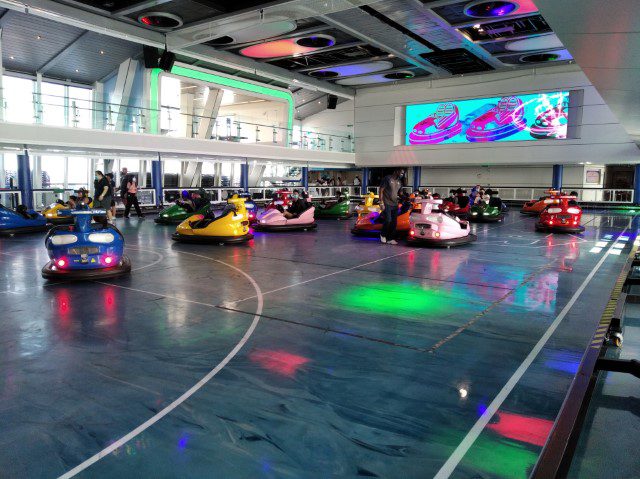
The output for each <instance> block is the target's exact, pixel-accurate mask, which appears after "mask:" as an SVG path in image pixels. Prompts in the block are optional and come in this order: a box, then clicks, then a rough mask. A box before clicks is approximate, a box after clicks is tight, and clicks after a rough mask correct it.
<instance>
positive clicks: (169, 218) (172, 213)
mask: <svg viewBox="0 0 640 479" xmlns="http://www.w3.org/2000/svg"><path fill="white" fill-rule="evenodd" d="M210 207H211V204H210V203H209V202H207V203H206V204H204V205H202V206H201V207H200V208H199V209H197V210H192V209H191V208H190V207H186V205H180V204H175V205H171V206H169V207H168V208H165V209H164V210H162V211H161V212H160V214H159V215H158V217H157V218H156V219H155V222H156V223H158V224H160V225H179V224H180V223H182V222H183V221H184V220H186V219H187V218H189V217H190V216H193V215H206V214H207V213H208V212H209V208H210Z"/></svg>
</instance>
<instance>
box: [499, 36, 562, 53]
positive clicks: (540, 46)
mask: <svg viewBox="0 0 640 479" xmlns="http://www.w3.org/2000/svg"><path fill="white" fill-rule="evenodd" d="M562 46H563V45H562V42H561V41H560V39H559V38H558V37H557V35H555V34H553V33H552V34H550V35H541V36H539V37H532V38H524V39H522V40H513V41H510V42H507V43H506V44H505V46H504V48H505V49H506V50H509V51H512V52H526V51H529V50H550V49H552V48H562Z"/></svg>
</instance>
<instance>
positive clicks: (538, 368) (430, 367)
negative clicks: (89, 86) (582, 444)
mask: <svg viewBox="0 0 640 479" xmlns="http://www.w3.org/2000/svg"><path fill="white" fill-rule="evenodd" d="M583 220H584V223H585V224H586V226H587V230H586V232H585V233H584V234H583V235H580V236H574V235H558V234H556V235H545V234H542V233H535V232H534V222H535V219H533V218H528V217H523V216H520V215H519V214H518V213H517V212H512V213H510V214H509V215H508V216H507V218H506V220H505V222H504V223H498V224H490V225H479V226H474V227H473V228H474V229H476V232H477V234H478V241H477V242H476V243H474V244H472V245H470V246H464V247H459V248H457V249H456V248H452V249H449V250H446V249H445V250H433V249H414V248H410V247H407V246H404V245H400V246H396V247H393V246H389V245H382V244H380V243H379V242H377V241H375V240H367V239H361V238H354V237H352V236H351V235H350V234H349V230H350V227H351V224H352V222H350V221H342V222H340V221H323V222H321V223H320V226H319V228H318V230H317V231H314V232H307V233H280V234H269V233H262V234H260V233H257V234H256V236H255V239H254V240H253V241H252V242H251V243H249V244H247V245H241V246H225V247H219V246H211V245H202V246H201V245H189V244H175V243H173V242H172V241H171V239H170V235H171V233H172V231H173V228H172V227H163V226H158V225H155V224H153V222H152V221H151V220H149V219H147V220H141V221H139V220H136V219H131V220H118V221H119V223H118V226H120V227H121V229H122V231H123V233H124V235H125V237H126V240H127V254H128V255H129V256H130V257H131V259H132V262H133V272H132V274H131V276H130V277H125V278H121V279H116V280H109V281H105V282H86V283H57V284H54V283H49V284H47V283H46V282H45V281H44V280H43V279H41V278H40V268H41V267H42V265H43V264H44V263H45V262H46V260H47V258H46V251H45V249H44V246H43V241H42V236H41V235H32V236H21V237H18V236H16V237H13V238H2V239H0V304H1V305H2V315H1V318H2V320H1V321H0V424H2V435H0V471H2V472H1V473H0V476H2V477H21V478H22V477H30V478H31V477H43V478H50V477H51V478H52V477H58V476H61V475H64V474H65V473H69V474H67V475H66V476H65V477H72V476H73V475H74V474H78V476H79V477H92V478H94V477H117V478H129V477H131V478H139V477H154V478H162V477H184V478H188V477H198V478H200V477H221V478H256V477H264V478H307V477H385V478H394V477H402V478H426V477H434V476H437V477H448V476H451V477H460V478H467V477H468V478H471V477H483V478H484V477H495V478H514V477H522V478H524V477H526V476H527V474H528V472H529V471H530V469H531V468H532V466H533V464H534V463H535V461H536V458H537V455H538V453H539V452H540V450H541V447H542V445H543V443H544V441H545V439H546V435H547V433H548V432H549V429H550V427H551V425H552V421H553V419H554V418H555V415H556V413H557V411H558V410H559V408H560V405H561V403H562V400H563V398H564V394H565V392H566V390H567V389H568V387H569V384H570V382H571V380H572V377H573V374H574V373H575V371H576V370H577V367H578V363H579V361H580V358H581V355H582V352H583V350H584V349H585V347H586V345H587V343H588V342H589V339H590V338H591V335H592V334H593V331H594V329H595V325H596V324H597V322H598V321H599V319H600V315H601V313H602V310H603V309H604V306H605V304H606V302H607V300H608V298H609V294H610V291H611V288H612V287H613V282H614V281H615V278H616V277H617V275H618V274H619V272H620V270H621V268H622V265H623V263H624V261H625V259H626V256H627V254H628V252H629V250H630V248H631V244H632V242H633V240H634V239H635V236H636V229H637V225H636V222H635V220H634V219H633V217H631V216H617V215H612V214H608V213H597V214H585V216H584V218H583ZM494 411H497V413H496V414H495V415H493V417H492V418H491V420H490V421H488V418H489V417H490V416H492V414H491V413H493V412H494ZM636 472H638V471H636Z"/></svg>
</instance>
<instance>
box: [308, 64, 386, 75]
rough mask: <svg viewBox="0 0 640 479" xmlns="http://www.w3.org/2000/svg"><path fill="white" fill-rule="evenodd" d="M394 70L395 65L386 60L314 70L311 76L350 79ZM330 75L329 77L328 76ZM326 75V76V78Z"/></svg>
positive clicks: (310, 73)
mask: <svg viewBox="0 0 640 479" xmlns="http://www.w3.org/2000/svg"><path fill="white" fill-rule="evenodd" d="M390 68H393V63H391V62H389V61H386V60H378V61H373V62H365V63H353V64H351V65H340V66H337V67H333V68H326V69H322V70H314V71H312V72H309V75H310V76H312V77H316V78H332V77H336V76H341V77H348V76H353V75H364V74H366V73H375V72H381V71H384V70H389V69H390ZM327 73H328V75H326V74H327ZM325 75H326V76H325Z"/></svg>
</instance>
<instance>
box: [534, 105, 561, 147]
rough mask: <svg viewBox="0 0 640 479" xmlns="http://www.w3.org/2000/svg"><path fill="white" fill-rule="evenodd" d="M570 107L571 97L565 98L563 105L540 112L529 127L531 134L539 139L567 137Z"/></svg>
mask: <svg viewBox="0 0 640 479" xmlns="http://www.w3.org/2000/svg"><path fill="white" fill-rule="evenodd" d="M568 107H569V99H568V98H565V99H564V100H563V101H562V104H561V105H559V106H556V107H554V108H549V109H548V110H546V111H544V112H542V113H540V114H539V115H538V116H537V118H536V119H535V122H534V123H533V125H532V126H531V128H530V129H529V134H530V135H531V136H532V137H533V138H536V139H538V140H548V139H563V138H566V137H567V123H568V121H569V116H568V114H567V110H568Z"/></svg>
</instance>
